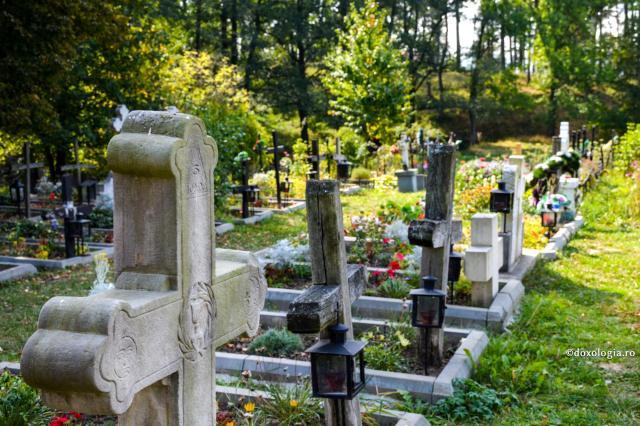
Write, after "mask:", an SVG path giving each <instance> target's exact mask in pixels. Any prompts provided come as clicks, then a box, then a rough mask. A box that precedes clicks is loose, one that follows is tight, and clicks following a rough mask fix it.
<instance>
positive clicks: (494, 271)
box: [464, 213, 503, 308]
mask: <svg viewBox="0 0 640 426" xmlns="http://www.w3.org/2000/svg"><path fill="white" fill-rule="evenodd" d="M502 245H503V241H502V238H501V237H499V235H498V215H497V214H496V213H478V214H474V215H473V216H472V217H471V245H470V246H469V247H468V248H467V250H466V251H465V254H464V274H465V275H466V276H467V278H469V280H470V281H471V284H472V287H471V304H472V305H473V306H478V307H483V308H488V307H489V306H490V305H491V302H492V301H493V298H494V297H495V295H496V294H497V293H498V290H499V284H498V276H499V270H500V267H501V266H502V261H503V247H502Z"/></svg>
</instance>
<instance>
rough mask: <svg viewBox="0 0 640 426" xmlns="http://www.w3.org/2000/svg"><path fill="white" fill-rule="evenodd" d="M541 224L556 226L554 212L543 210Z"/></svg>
mask: <svg viewBox="0 0 640 426" xmlns="http://www.w3.org/2000/svg"><path fill="white" fill-rule="evenodd" d="M542 226H545V227H547V228H552V227H554V226H556V214H555V213H554V212H543V213H542Z"/></svg>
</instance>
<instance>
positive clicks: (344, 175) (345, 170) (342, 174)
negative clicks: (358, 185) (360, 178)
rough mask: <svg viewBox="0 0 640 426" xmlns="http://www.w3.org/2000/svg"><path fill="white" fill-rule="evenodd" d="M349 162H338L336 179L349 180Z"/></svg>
mask: <svg viewBox="0 0 640 426" xmlns="http://www.w3.org/2000/svg"><path fill="white" fill-rule="evenodd" d="M351 164H352V163H351V162H349V161H340V162H338V179H339V180H343V181H345V180H349V176H350V175H351Z"/></svg>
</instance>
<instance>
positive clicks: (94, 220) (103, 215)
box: [89, 207, 113, 229]
mask: <svg viewBox="0 0 640 426" xmlns="http://www.w3.org/2000/svg"><path fill="white" fill-rule="evenodd" d="M89 220H90V221H91V227H92V228H104V229H111V228H113V210H111V209H108V208H104V207H103V208H98V207H96V208H95V209H93V210H92V211H91V213H89Z"/></svg>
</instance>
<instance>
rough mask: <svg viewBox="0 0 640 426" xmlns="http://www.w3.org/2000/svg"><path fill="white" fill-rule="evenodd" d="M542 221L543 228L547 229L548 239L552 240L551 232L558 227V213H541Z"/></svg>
mask: <svg viewBox="0 0 640 426" xmlns="http://www.w3.org/2000/svg"><path fill="white" fill-rule="evenodd" d="M540 219H541V220H542V226H543V227H545V228H547V233H546V236H547V238H551V230H552V229H553V228H555V227H556V226H557V225H558V212H554V211H550V210H549V211H542V212H540Z"/></svg>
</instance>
